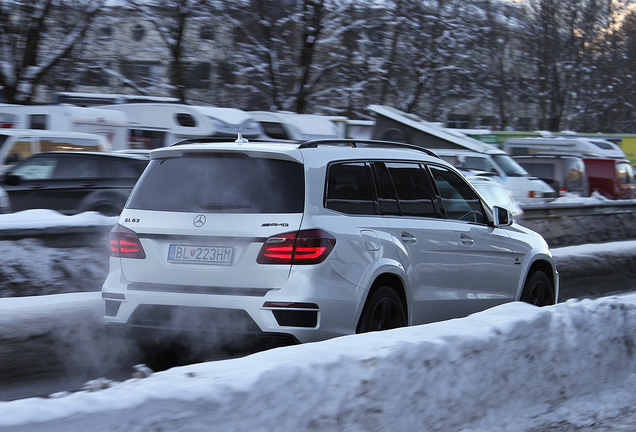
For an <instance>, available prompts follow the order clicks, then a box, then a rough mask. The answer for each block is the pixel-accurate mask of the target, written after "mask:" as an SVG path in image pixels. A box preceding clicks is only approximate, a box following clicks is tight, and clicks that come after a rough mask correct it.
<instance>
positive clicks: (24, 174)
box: [11, 157, 58, 180]
mask: <svg viewBox="0 0 636 432" xmlns="http://www.w3.org/2000/svg"><path fill="white" fill-rule="evenodd" d="M57 162H58V159H57V158H52V157H35V158H31V159H29V160H28V161H25V162H24V163H23V164H22V165H20V166H17V167H16V168H15V169H14V170H13V171H11V174H13V175H17V176H19V177H20V178H21V179H22V180H44V179H49V178H51V176H52V175H53V170H54V169H55V165H57Z"/></svg>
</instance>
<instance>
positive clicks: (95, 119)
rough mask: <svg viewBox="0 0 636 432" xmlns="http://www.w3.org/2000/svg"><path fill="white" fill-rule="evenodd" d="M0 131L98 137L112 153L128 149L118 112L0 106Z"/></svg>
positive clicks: (125, 119)
mask: <svg viewBox="0 0 636 432" xmlns="http://www.w3.org/2000/svg"><path fill="white" fill-rule="evenodd" d="M0 127H1V128H3V129H37V130H48V131H65V132H82V133H91V134H96V135H101V136H103V137H105V138H106V139H107V140H108V142H109V144H110V146H111V147H112V148H113V149H115V150H121V149H125V148H127V145H128V117H127V116H126V114H124V113H123V112H119V111H108V110H103V109H97V108H84V107H77V106H73V105H11V104H4V105H0Z"/></svg>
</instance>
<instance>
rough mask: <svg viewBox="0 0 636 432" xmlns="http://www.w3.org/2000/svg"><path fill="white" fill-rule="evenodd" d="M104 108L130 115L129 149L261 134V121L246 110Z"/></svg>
mask: <svg viewBox="0 0 636 432" xmlns="http://www.w3.org/2000/svg"><path fill="white" fill-rule="evenodd" d="M99 108H101V109H103V110H111V111H120V112H123V113H125V114H126V115H127V117H128V120H129V123H128V127H129V129H130V131H129V132H130V136H129V143H128V148H134V149H155V148H159V147H167V146H171V145H172V144H174V143H175V142H177V141H180V140H182V139H189V138H214V137H219V138H234V139H236V137H237V135H238V134H239V133H240V134H241V135H242V136H243V137H245V138H248V139H250V138H257V137H259V136H261V135H262V133H263V129H262V128H261V126H260V124H259V123H258V122H257V121H256V120H254V119H253V118H252V117H250V116H249V114H247V113H246V112H245V111H241V110H239V109H235V108H218V107H212V106H196V105H181V104H173V103H135V104H127V103H126V104H115V105H103V106H100V107H99Z"/></svg>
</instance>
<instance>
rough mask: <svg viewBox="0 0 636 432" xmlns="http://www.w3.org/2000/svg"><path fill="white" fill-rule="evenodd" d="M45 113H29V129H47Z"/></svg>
mask: <svg viewBox="0 0 636 432" xmlns="http://www.w3.org/2000/svg"><path fill="white" fill-rule="evenodd" d="M47 117H48V116H47V115H46V114H31V115H30V116H29V129H43V130H44V129H47V127H46V118H47Z"/></svg>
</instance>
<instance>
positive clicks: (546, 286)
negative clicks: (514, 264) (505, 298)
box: [521, 271, 554, 307]
mask: <svg viewBox="0 0 636 432" xmlns="http://www.w3.org/2000/svg"><path fill="white" fill-rule="evenodd" d="M521 301H523V302H526V303H530V304H531V305H535V306H540V307H541V306H549V305H553V304H554V288H553V287H552V282H550V279H549V278H548V276H546V274H545V273H543V272H542V271H536V272H534V273H533V274H532V276H530V278H529V279H528V280H527V281H526V284H525V285H524V287H523V293H522V294H521Z"/></svg>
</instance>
